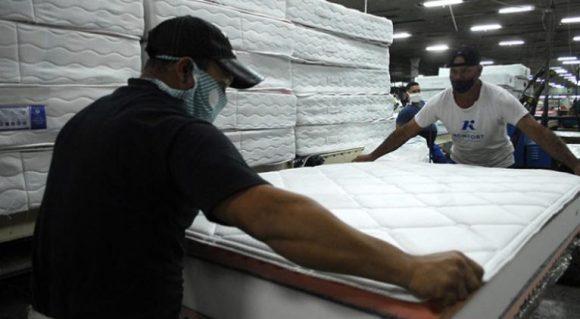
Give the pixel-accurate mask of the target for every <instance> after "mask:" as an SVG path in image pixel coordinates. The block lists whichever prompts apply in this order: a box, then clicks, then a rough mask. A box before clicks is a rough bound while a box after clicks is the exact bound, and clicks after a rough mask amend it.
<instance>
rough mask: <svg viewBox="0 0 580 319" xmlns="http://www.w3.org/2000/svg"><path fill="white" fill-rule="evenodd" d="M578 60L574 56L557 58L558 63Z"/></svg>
mask: <svg viewBox="0 0 580 319" xmlns="http://www.w3.org/2000/svg"><path fill="white" fill-rule="evenodd" d="M574 60H578V59H577V58H576V57H575V56H561V57H559V58H558V61H574Z"/></svg>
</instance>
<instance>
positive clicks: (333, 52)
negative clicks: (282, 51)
mask: <svg viewBox="0 0 580 319" xmlns="http://www.w3.org/2000/svg"><path fill="white" fill-rule="evenodd" d="M294 41H295V44H294V54H293V56H294V57H296V58H298V59H302V60H305V61H317V62H321V63H323V64H334V65H343V66H353V67H363V68H380V69H388V68H389V48H387V47H383V46H378V45H375V44H371V43H366V42H362V41H357V40H353V39H348V38H343V37H339V36H335V35H332V34H329V33H326V32H321V31H317V30H314V29H310V28H305V27H300V26H297V27H295V28H294ZM386 72H387V71H386Z"/></svg>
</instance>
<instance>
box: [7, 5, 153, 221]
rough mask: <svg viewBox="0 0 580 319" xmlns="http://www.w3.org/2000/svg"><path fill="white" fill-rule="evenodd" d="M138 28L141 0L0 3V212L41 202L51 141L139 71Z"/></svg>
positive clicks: (139, 27)
mask: <svg viewBox="0 0 580 319" xmlns="http://www.w3.org/2000/svg"><path fill="white" fill-rule="evenodd" d="M142 33H143V4H142V0H122V1H121V0H115V1H107V2H101V1H90V0H50V1H48V0H47V1H33V0H4V1H1V2H0V122H2V123H3V124H2V125H0V180H1V181H2V182H1V183H0V215H7V214H12V213H15V212H20V211H26V210H28V209H30V208H34V207H37V206H38V205H39V204H40V200H41V199H42V194H43V192H44V185H45V179H46V173H47V172H48V167H49V163H50V158H51V148H50V143H52V142H54V139H55V137H56V135H57V133H58V131H59V130H60V128H62V126H63V125H64V123H65V122H66V121H67V120H68V119H70V118H71V117H72V115H74V114H75V113H76V112H78V111H79V110H80V109H82V108H83V107H85V106H86V105H88V104H89V103H91V102H93V101H94V100H95V99H97V98H99V97H101V96H103V95H105V94H108V93H110V92H111V91H113V90H114V89H115V88H117V87H119V86H121V85H123V84H124V83H126V81H127V78H129V77H134V76H137V75H138V74H139V70H140V67H141V56H140V52H141V51H140V46H139V39H140V36H141V34H142ZM39 143H46V144H47V145H48V146H47V147H44V148H38V144H39Z"/></svg>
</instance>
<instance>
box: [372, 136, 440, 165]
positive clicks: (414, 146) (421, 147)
mask: <svg viewBox="0 0 580 319" xmlns="http://www.w3.org/2000/svg"><path fill="white" fill-rule="evenodd" d="M385 137H386V136H385ZM381 143H382V141H381ZM378 145H379V144H377V145H376V146H378ZM373 150H374V148H365V149H364V150H363V151H362V154H370V153H371V152H372V151H373ZM377 161H390V162H406V163H420V162H423V163H428V162H429V148H428V147H427V143H426V142H425V139H424V138H423V137H421V136H415V137H413V138H411V139H410V140H408V141H407V142H406V143H405V144H403V145H401V147H399V148H398V149H396V150H395V151H393V152H390V153H389V154H386V155H383V156H382V157H380V158H378V159H377Z"/></svg>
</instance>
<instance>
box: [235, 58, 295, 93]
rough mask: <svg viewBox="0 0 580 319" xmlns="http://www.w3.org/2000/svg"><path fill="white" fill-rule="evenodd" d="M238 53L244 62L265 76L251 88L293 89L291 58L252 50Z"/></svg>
mask: <svg viewBox="0 0 580 319" xmlns="http://www.w3.org/2000/svg"><path fill="white" fill-rule="evenodd" d="M236 54H237V56H238V59H239V60H240V61H241V62H242V63H244V64H245V65H247V66H248V67H250V68H252V69H254V70H255V71H256V72H258V74H260V75H261V76H263V77H264V81H263V82H261V83H260V84H258V85H256V86H254V87H253V88H252V89H251V90H284V91H288V90H291V89H292V71H291V65H290V59H289V58H287V57H283V56H271V55H264V54H258V53H250V52H237V53H236Z"/></svg>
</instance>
